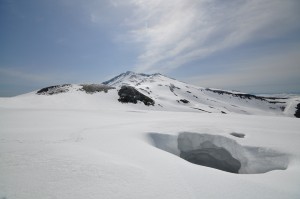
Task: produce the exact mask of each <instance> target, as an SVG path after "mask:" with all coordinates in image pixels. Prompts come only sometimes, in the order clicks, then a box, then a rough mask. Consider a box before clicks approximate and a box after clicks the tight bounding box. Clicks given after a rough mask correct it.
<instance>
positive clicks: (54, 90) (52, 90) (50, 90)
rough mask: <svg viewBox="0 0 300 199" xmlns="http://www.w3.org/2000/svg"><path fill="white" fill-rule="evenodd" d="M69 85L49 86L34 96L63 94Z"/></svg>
mask: <svg viewBox="0 0 300 199" xmlns="http://www.w3.org/2000/svg"><path fill="white" fill-rule="evenodd" d="M70 86H71V84H63V85H55V86H49V87H46V88H42V89H41V90H39V91H38V92H36V94H38V95H54V94H59V93H65V92H68V91H69V89H68V88H69V87H70Z"/></svg>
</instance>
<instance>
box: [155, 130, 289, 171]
mask: <svg viewBox="0 0 300 199" xmlns="http://www.w3.org/2000/svg"><path fill="white" fill-rule="evenodd" d="M149 136H150V138H151V139H152V140H153V143H154V145H155V146H156V147H157V148H159V149H162V150H164V151H167V152H169V153H172V154H174V155H177V156H179V157H181V158H183V159H185V160H187V161H189V162H191V163H194V164H198V165H202V166H207V167H211V168H215V169H219V170H222V171H227V172H230V173H240V174H256V173H265V172H268V171H272V170H284V169H286V168H287V167H288V156H287V154H283V153H280V152H278V151H274V150H272V149H268V148H263V147H247V146H242V145H240V144H239V143H237V142H236V141H235V140H233V139H230V138H227V137H224V136H221V135H210V134H198V133H190V132H183V133H179V135H178V136H175V135H166V134H159V133H150V134H149Z"/></svg>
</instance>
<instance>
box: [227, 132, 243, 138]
mask: <svg viewBox="0 0 300 199" xmlns="http://www.w3.org/2000/svg"><path fill="white" fill-rule="evenodd" d="M230 135H232V136H234V137H238V138H244V137H245V134H244V133H236V132H233V133H230Z"/></svg>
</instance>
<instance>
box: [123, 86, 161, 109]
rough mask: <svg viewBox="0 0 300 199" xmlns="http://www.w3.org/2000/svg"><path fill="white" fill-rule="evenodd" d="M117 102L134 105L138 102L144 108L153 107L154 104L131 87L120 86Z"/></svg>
mask: <svg viewBox="0 0 300 199" xmlns="http://www.w3.org/2000/svg"><path fill="white" fill-rule="evenodd" d="M118 95H119V97H120V98H119V99H118V100H119V102H122V103H134V104H136V103H137V102H138V101H141V102H143V103H144V104H145V105H146V106H150V105H152V106H153V105H154V104H155V102H154V100H153V99H151V98H150V97H147V96H146V95H144V94H142V93H140V92H139V91H137V90H136V89H135V88H134V87H132V86H122V88H121V89H120V90H119V92H118Z"/></svg>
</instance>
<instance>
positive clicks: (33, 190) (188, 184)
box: [0, 82, 300, 199]
mask: <svg viewBox="0 0 300 199" xmlns="http://www.w3.org/2000/svg"><path fill="white" fill-rule="evenodd" d="M168 83H169V82H168ZM182 84H184V83H182ZM151 85H152V84H149V87H150V86H151ZM152 86H153V85H152ZM176 86H178V85H176ZM153 88H154V86H153ZM155 88H156V89H161V93H162V95H161V96H159V97H160V98H164V92H163V91H164V90H165V93H166V92H167V90H168V91H169V88H168V87H166V86H158V87H155ZM189 89H191V92H192V89H198V88H189ZM181 90H182V89H181ZM175 92H177V93H178V95H179V94H180V95H181V96H183V95H186V96H188V95H189V93H186V94H185V92H184V91H178V89H177V90H176V91H175ZM180 92H181V93H180ZM152 93H156V92H154V91H152ZM150 96H151V94H150ZM181 96H180V97H181ZM152 97H153V98H155V97H156V96H154V95H153V96H152ZM159 97H158V96H157V98H159ZM165 97H166V98H167V97H168V96H167V95H166V94H165ZM117 98H118V96H117V89H115V90H109V91H108V93H104V92H100V93H96V94H86V93H85V92H78V91H77V90H76V89H75V87H74V90H71V91H70V92H67V93H62V94H58V95H51V96H46V95H36V94H35V92H33V93H29V94H25V95H21V96H17V97H12V98H0V198H1V199H4V198H5V199H41V198H43V199H54V198H57V199H77V198H78V199H82V198H84V199H89V198H90V199H94V198H104V199H105V198H107V199H113V198H116V199H120V198H128V199H134V198H136V199H140V198H155V199H159V198H161V199H166V198H170V199H182V198H185V199H187V198H194V199H198V198H237V199H240V198H249V199H253V198H270V199H275V198H278V199H282V198H295V199H296V198H300V189H299V185H300V145H299V143H300V131H299V129H300V122H299V119H297V118H292V117H285V116H283V115H281V116H280V114H273V113H272V114H263V115H258V114H255V113H256V112H255V110H256V109H254V108H253V109H251V107H250V108H249V107H248V108H249V111H251V110H252V112H251V113H252V115H246V114H237V113H235V114H220V113H206V112H202V111H197V110H195V111H194V110H192V109H191V108H189V107H188V108H186V106H188V105H184V104H182V107H183V108H177V109H176V106H177V102H176V101H175V102H172V101H171V100H167V101H165V100H162V101H160V102H159V100H158V102H157V101H156V106H154V107H147V106H145V105H144V104H142V103H139V104H122V103H120V102H118V101H117V100H116V99H117ZM199 98H200V96H199ZM168 99H169V98H168ZM174 99H177V97H176V96H175V95H174ZM189 99H191V98H189ZM157 103H162V106H163V107H160V106H157ZM163 103H164V104H163ZM191 103H194V102H191ZM220 103H221V101H220ZM195 104H196V103H195ZM164 107H167V108H164ZM177 107H178V106H177ZM198 107H200V108H207V107H208V105H203V107H201V104H200V103H198ZM233 108H234V107H233ZM190 109H191V111H190V112H188V111H187V110H190ZM253 110H254V111H253ZM257 110H258V109H257ZM257 113H261V112H259V111H257ZM181 132H193V133H196V134H208V135H218V136H222V137H226V138H229V139H231V140H232V141H223V140H222V139H221V140H220V139H219V138H218V139H217V140H219V141H216V142H215V143H214V144H218V143H221V145H222V147H225V148H228V149H230V150H231V151H234V150H236V149H238V147H237V148H234V146H235V144H230V143H236V144H238V146H245V147H258V148H262V149H263V150H264V153H265V152H266V151H267V152H268V151H271V152H272V151H276V152H278V153H280V154H284V155H285V158H282V159H272V158H271V159H270V160H271V161H273V162H272V164H274V165H286V167H287V168H286V169H284V170H281V169H280V170H272V171H269V172H266V173H264V172H263V173H258V174H233V173H228V172H225V171H221V170H217V169H214V168H209V167H205V166H200V165H196V164H192V163H190V162H187V161H185V160H184V159H182V158H180V157H178V155H176V154H172V153H169V152H167V151H166V150H162V149H160V148H157V147H156V145H155V143H154V141H153V139H152V138H151V136H150V135H151V134H160V135H170V136H173V137H176V136H178V135H179V134H180V133H181ZM233 132H236V133H243V134H245V138H238V137H234V136H232V135H230V133H233ZM201 139H203V138H201ZM212 139H213V138H212ZM160 141H161V142H162V143H164V140H163V139H162V140H160ZM194 142H196V140H195V141H194ZM173 144H175V145H176V139H175V142H174V143H173ZM194 144H195V145H197V143H194ZM264 153H261V154H264ZM233 155H234V156H237V157H239V156H241V155H239V152H234V153H233ZM243 158H247V161H249V162H250V163H249V164H252V163H253V164H257V165H254V166H253V164H252V167H251V168H250V167H249V168H250V169H253V168H255V169H257V168H258V169H259V168H262V167H263V166H265V165H262V164H261V163H260V162H259V161H256V162H255V161H253V160H255V158H252V157H251V155H247V154H246V155H243ZM259 158H260V160H264V159H265V158H269V157H264V156H261V157H259ZM274 161H275V162H274ZM276 161H277V162H276ZM249 168H248V167H247V166H243V169H244V170H245V171H247V169H248V170H249ZM245 171H244V173H246V172H245ZM241 173H242V172H241Z"/></svg>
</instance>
